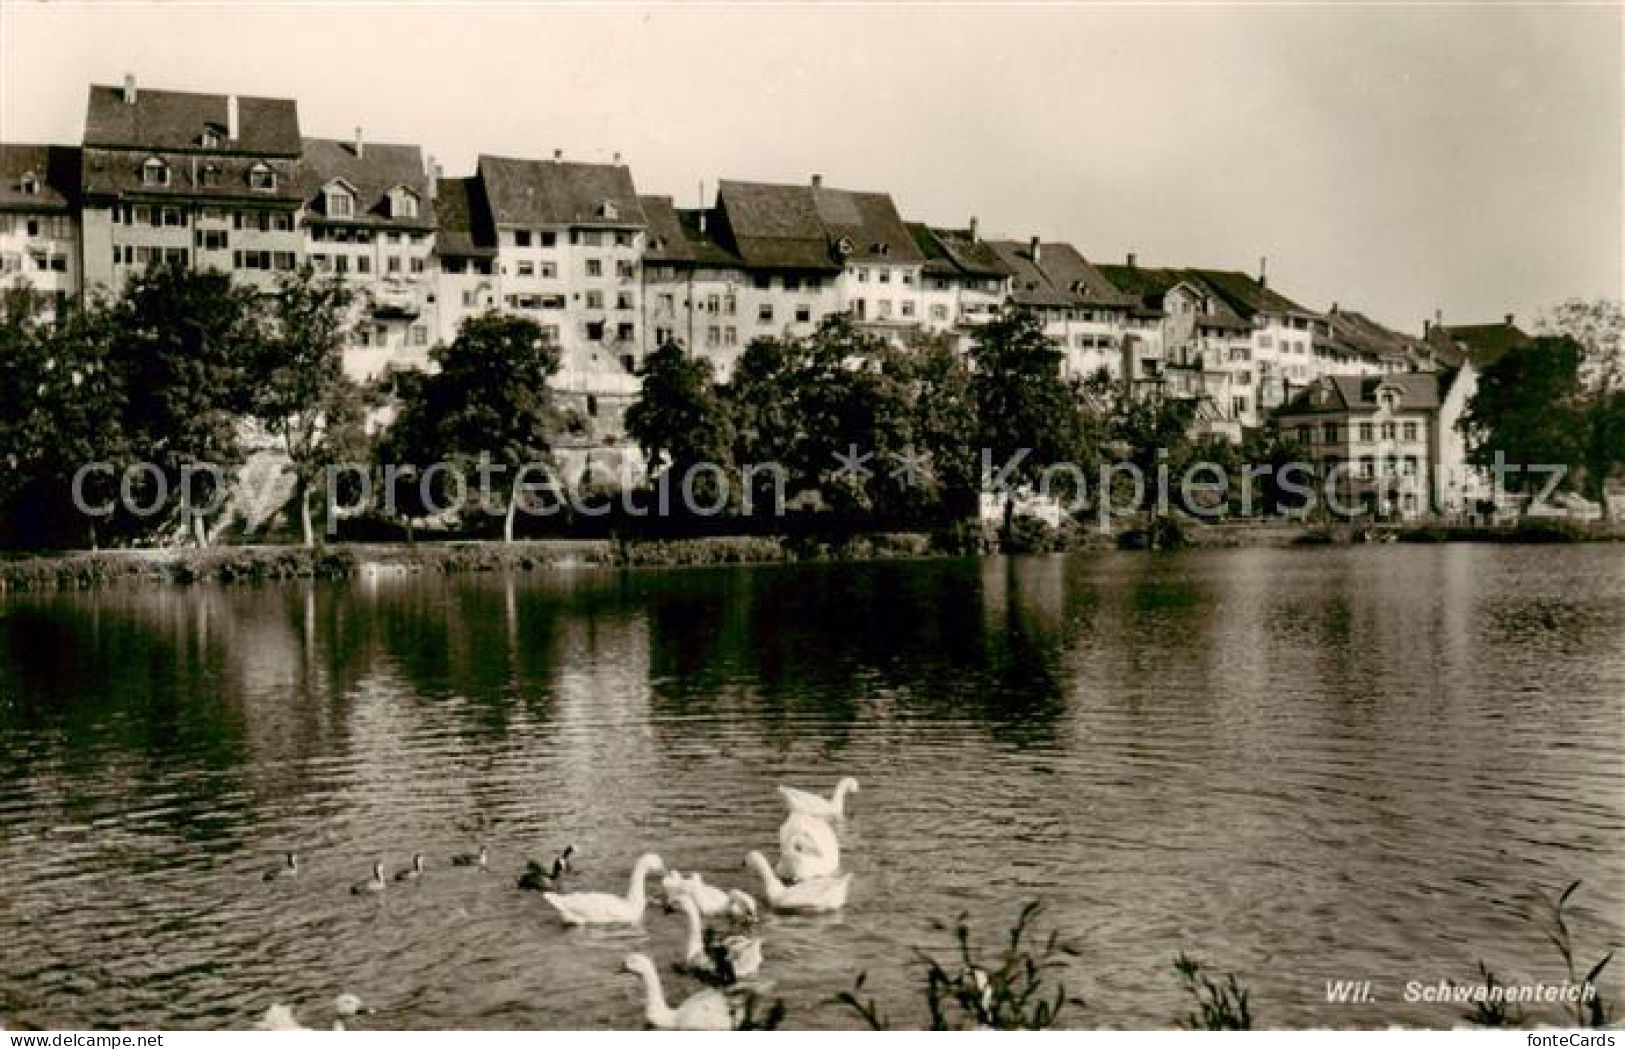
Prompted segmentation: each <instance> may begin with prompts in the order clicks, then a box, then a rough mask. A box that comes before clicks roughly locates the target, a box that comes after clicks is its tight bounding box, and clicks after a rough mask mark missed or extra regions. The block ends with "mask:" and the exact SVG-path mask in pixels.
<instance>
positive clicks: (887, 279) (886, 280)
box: [878, 270, 891, 284]
mask: <svg viewBox="0 0 1625 1049" xmlns="http://www.w3.org/2000/svg"><path fill="white" fill-rule="evenodd" d="M878 274H879V280H880V283H882V284H890V283H891V270H880V271H878Z"/></svg>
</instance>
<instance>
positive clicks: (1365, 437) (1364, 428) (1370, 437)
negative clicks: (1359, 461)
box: [1360, 423, 1377, 443]
mask: <svg viewBox="0 0 1625 1049" xmlns="http://www.w3.org/2000/svg"><path fill="white" fill-rule="evenodd" d="M1376 438H1377V428H1376V427H1375V426H1372V425H1371V424H1370V423H1361V424H1360V440H1362V441H1365V442H1367V443H1370V442H1371V441H1374V440H1376Z"/></svg>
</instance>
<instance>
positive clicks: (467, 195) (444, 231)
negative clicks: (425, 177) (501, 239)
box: [434, 176, 497, 258]
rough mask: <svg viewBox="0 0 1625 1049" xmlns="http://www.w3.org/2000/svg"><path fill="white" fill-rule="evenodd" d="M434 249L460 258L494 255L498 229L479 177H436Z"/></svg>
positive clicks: (489, 256)
mask: <svg viewBox="0 0 1625 1049" xmlns="http://www.w3.org/2000/svg"><path fill="white" fill-rule="evenodd" d="M434 185H435V202H434V208H435V218H436V220H437V226H436V229H435V238H434V244H435V251H436V252H438V253H439V254H441V255H451V256H457V257H461V258H467V257H470V256H472V257H476V258H491V257H493V256H495V255H496V253H497V238H496V229H495V227H494V226H492V224H491V212H490V209H489V208H488V207H487V206H486V203H485V192H484V190H483V189H482V188H481V186H480V180H479V177H478V176H471V177H469V178H440V179H435V183H434Z"/></svg>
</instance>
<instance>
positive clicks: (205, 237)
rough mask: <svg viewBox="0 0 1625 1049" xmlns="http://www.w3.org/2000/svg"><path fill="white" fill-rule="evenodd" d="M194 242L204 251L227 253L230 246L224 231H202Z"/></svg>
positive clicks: (198, 232) (199, 231)
mask: <svg viewBox="0 0 1625 1049" xmlns="http://www.w3.org/2000/svg"><path fill="white" fill-rule="evenodd" d="M194 240H195V242H196V244H197V246H198V247H200V248H202V249H203V250H204V251H225V250H226V248H227V247H228V246H229V245H228V243H227V238H226V231H225V230H223V229H200V230H198V231H197V235H196V237H195V238H194Z"/></svg>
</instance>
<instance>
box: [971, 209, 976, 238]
mask: <svg viewBox="0 0 1625 1049" xmlns="http://www.w3.org/2000/svg"><path fill="white" fill-rule="evenodd" d="M970 240H971V243H972V244H975V243H976V216H975V215H972V216H971V217H970Z"/></svg>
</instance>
